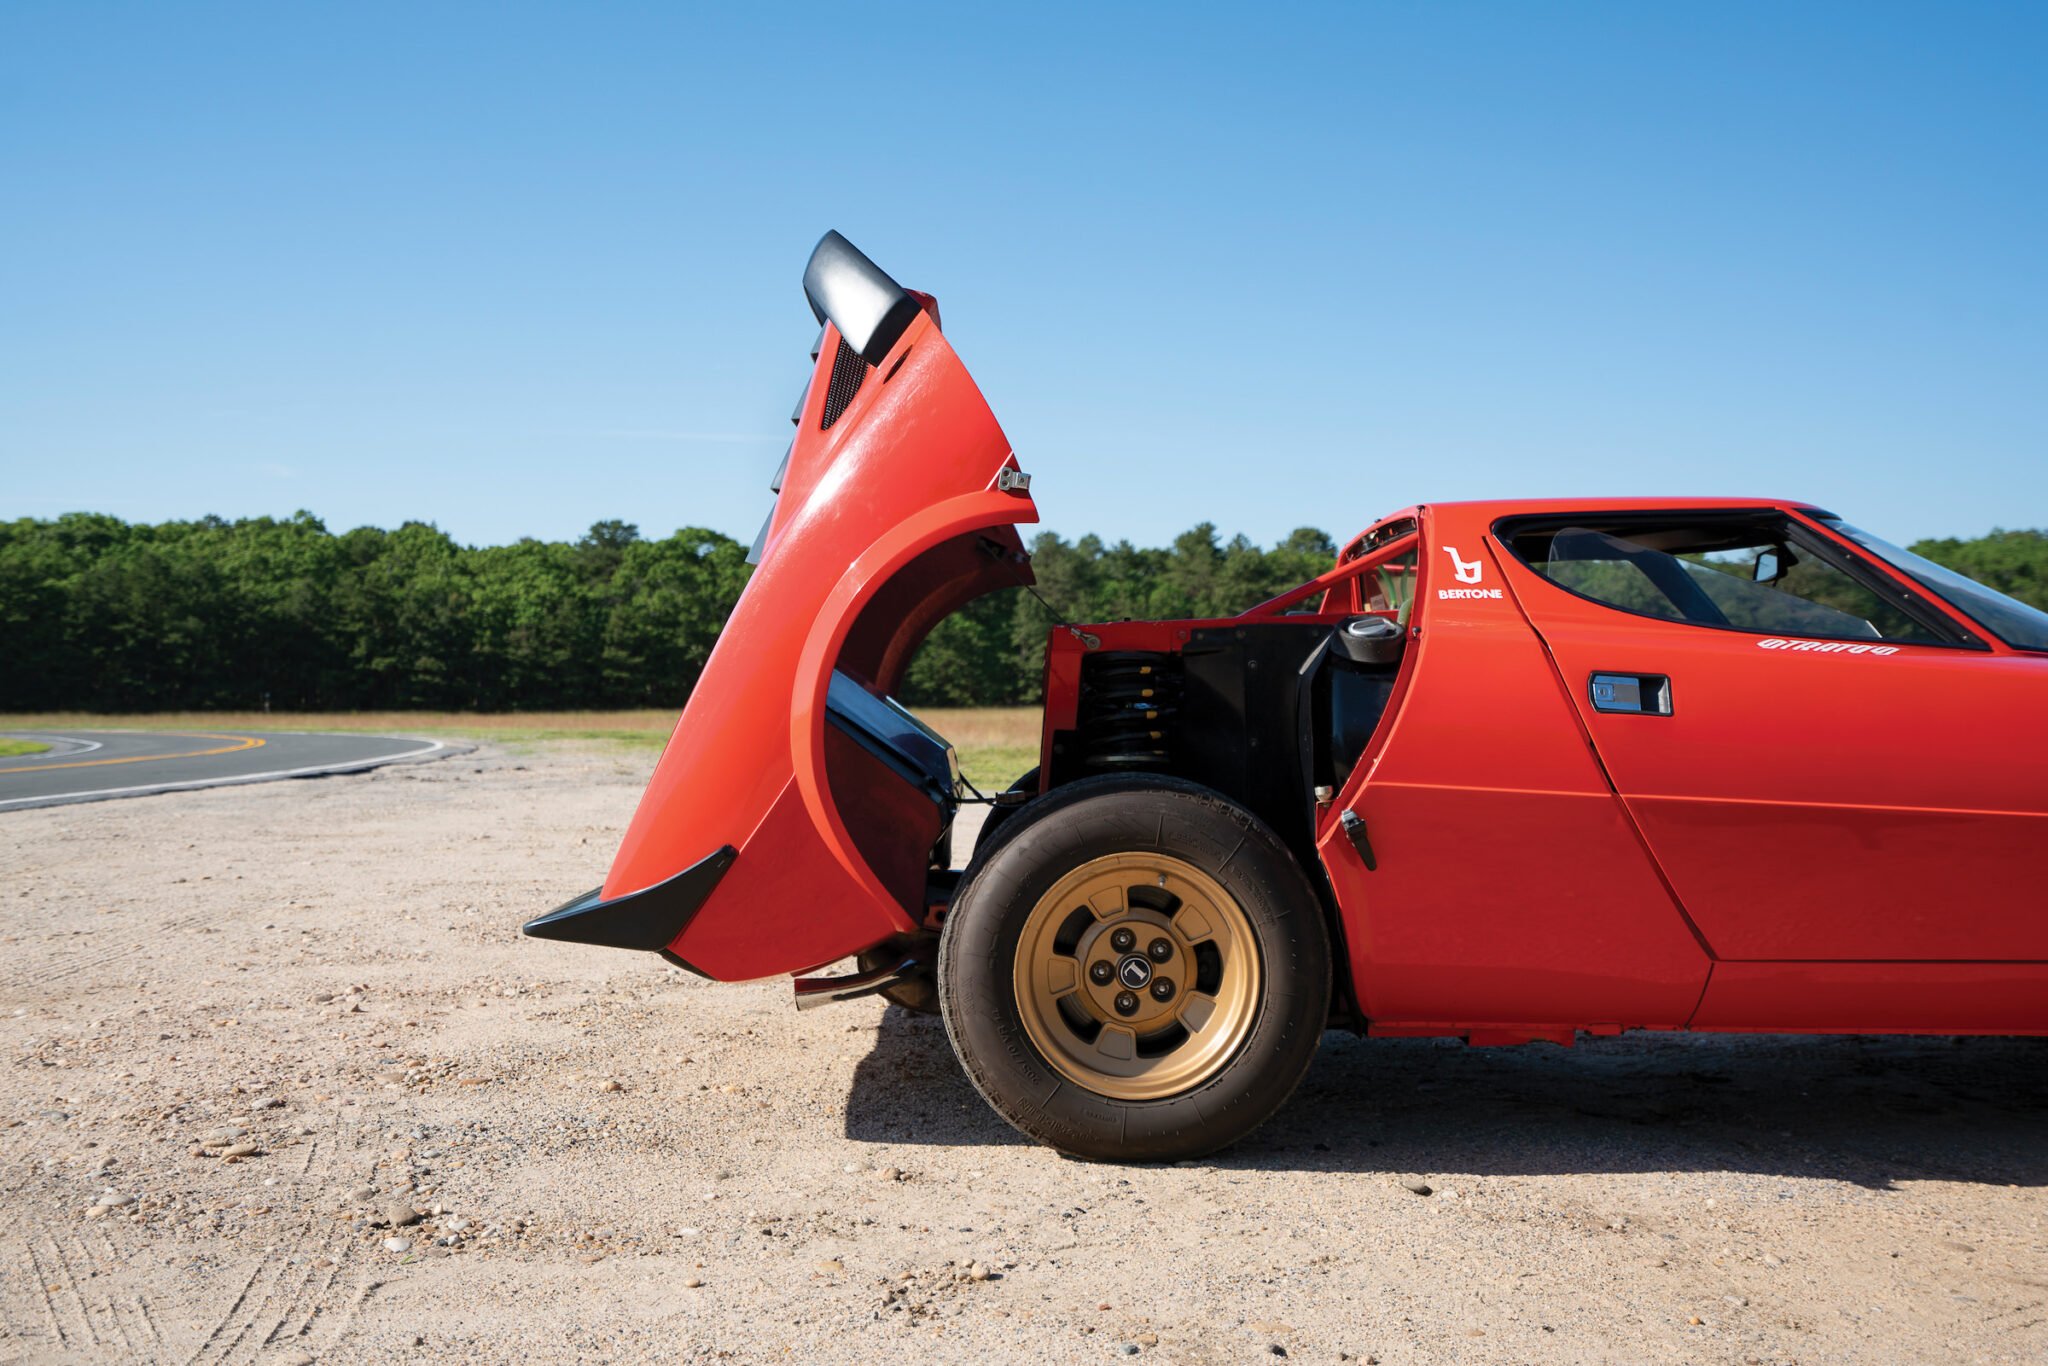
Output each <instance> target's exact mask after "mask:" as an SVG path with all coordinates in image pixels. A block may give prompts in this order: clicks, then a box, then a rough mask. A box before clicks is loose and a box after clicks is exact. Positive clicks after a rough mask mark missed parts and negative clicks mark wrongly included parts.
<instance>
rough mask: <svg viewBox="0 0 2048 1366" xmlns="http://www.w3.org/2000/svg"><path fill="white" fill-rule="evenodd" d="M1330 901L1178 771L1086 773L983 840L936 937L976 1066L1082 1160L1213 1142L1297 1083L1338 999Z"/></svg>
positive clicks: (962, 1043) (1279, 1100) (1020, 1115)
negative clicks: (1327, 917)
mask: <svg viewBox="0 0 2048 1366" xmlns="http://www.w3.org/2000/svg"><path fill="white" fill-rule="evenodd" d="M1330 989H1331V982H1330V940H1329V935H1328V932H1327V930H1326V928H1325V926H1324V924H1323V916H1322V911H1321V908H1320V906H1319V904H1318V902H1317V900H1316V896H1315V893H1314V891H1313V890H1312V889H1311V888H1310V886H1309V883H1308V879H1307V878H1306V877H1305V876H1303V874H1302V871H1301V869H1300V867H1299V866H1298V865H1297V864H1296V863H1295V861H1294V858H1293V856H1292V855H1290V854H1289V853H1288V851H1287V849H1286V847H1285V846H1284V845H1283V844H1281V842H1280V840H1279V837H1278V836H1276V835H1275V834H1274V833H1273V832H1272V831H1271V830H1270V829H1268V828H1267V827H1266V826H1265V825H1264V824H1263V823H1262V822H1260V821H1259V820H1258V818H1257V817H1255V816H1253V815H1252V814H1251V813H1250V812H1248V811H1246V810H1245V809H1244V808H1243V807H1241V806H1238V805H1237V804H1236V803H1234V802H1231V801H1229V800H1227V799H1226V798H1224V797H1223V796H1221V795H1220V794H1218V793H1216V792H1214V791H1212V790H1210V789H1208V788H1205V787H1201V786H1199V785H1197V784H1194V783H1190V782H1185V781H1182V780H1180V779H1176V778H1166V777H1143V776H1115V777H1103V778H1089V779H1085V780H1083V781H1080V782H1076V783H1073V784H1069V785H1067V786H1064V787H1061V788H1058V789H1056V790H1054V791H1053V792H1051V793H1048V794H1047V795H1046V796H1045V797H1043V798H1040V799H1039V800H1038V801H1036V802H1034V803H1032V804H1031V805H1030V806H1029V807H1028V808H1026V809H1024V810H1021V811H1019V812H1018V813H1017V814H1016V816H1015V817H1014V818H1013V819H1011V820H1009V821H1007V822H1005V823H1004V826H1003V828H1002V831H1001V834H1000V837H999V838H997V839H994V840H992V841H988V842H985V843H984V845H983V847H982V848H981V849H979V850H977V851H976V857H975V859H974V865H973V866H971V867H970V868H969V869H968V871H967V873H966V875H965V876H964V877H963V879H962V883H961V887H960V890H959V894H958V895H957V896H956V897H955V899H954V902H953V906H952V909H951V910H950V912H949V913H948V914H947V917H946V922H945V929H944V932H943V934H942V935H941V937H940V943H939V1005H940V1013H941V1014H942V1015H943V1016H944V1019H945V1024H946V1034H947V1037H948V1038H949V1039H950V1040H951V1041H952V1044H953V1049H954V1051H955V1053H957V1054H958V1055H959V1058H960V1062H961V1065H962V1066H963V1067H964V1068H965V1070H966V1072H967V1076H968V1078H969V1080H971V1081H972V1082H973V1083H974V1086H975V1089H976V1090H978V1091H980V1092H981V1095H982V1098H983V1099H985V1100H986V1101H988V1103H989V1104H990V1105H991V1106H992V1107H994V1109H995V1111H996V1113H998V1114H1000V1115H1001V1116H1002V1117H1003V1118H1004V1119H1006V1120H1008V1121H1009V1122H1010V1123H1011V1124H1012V1125H1014V1126H1015V1127H1016V1128H1017V1129H1018V1130H1020V1131H1021V1132H1023V1133H1024V1134H1026V1135H1028V1136H1029V1137H1031V1138H1035V1139H1037V1140H1039V1141H1040V1142H1042V1143H1046V1144H1049V1145H1051V1146H1052V1147H1054V1148H1057V1149H1059V1150H1060V1151H1061V1152H1064V1153H1067V1154H1069V1155H1071V1156H1074V1157H1082V1158H1092V1159H1098V1160H1107V1161H1155V1162H1156V1161H1171V1160H1175V1159H1180V1158H1188V1157H1197V1156H1200V1155H1202V1154H1204V1153H1210V1152H1214V1151H1215V1150H1216V1149H1218V1148H1222V1147H1225V1146H1227V1145H1229V1144H1231V1143H1234V1142H1236V1141H1237V1140H1238V1139H1240V1138H1243V1137H1244V1136H1245V1135H1246V1134H1248V1133H1250V1132H1251V1131H1252V1130H1253V1129H1255V1128H1257V1127H1258V1126H1259V1125H1260V1124H1261V1123H1263V1122H1264V1121H1265V1120H1266V1119H1268V1118H1269V1117H1271V1116H1272V1115H1273V1114H1274V1112H1276V1111H1277V1110H1279V1108H1280V1107H1281V1105H1283V1104H1284V1103H1285V1102H1286V1100H1287V1098H1288V1097H1289V1096H1290V1095H1292V1094H1293V1093H1294V1089H1295V1087H1296V1086H1297V1085H1299V1084H1300V1082H1301V1079H1302V1077H1303V1076H1304V1075H1305V1074H1306V1073H1307V1071H1308V1067H1309V1063H1310V1061H1311V1059H1313V1058H1314V1056H1315V1051H1316V1045H1317V1044H1318V1042H1319V1041H1320V1040H1321V1037H1322V1031H1323V1026H1324V1024H1325V1022H1326V1020H1327V1018H1328V1014H1329V1009H1330Z"/></svg>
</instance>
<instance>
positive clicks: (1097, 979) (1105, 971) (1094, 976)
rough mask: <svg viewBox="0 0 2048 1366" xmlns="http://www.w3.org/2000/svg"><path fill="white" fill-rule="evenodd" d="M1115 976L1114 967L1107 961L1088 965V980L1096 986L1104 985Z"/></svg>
mask: <svg viewBox="0 0 2048 1366" xmlns="http://www.w3.org/2000/svg"><path fill="white" fill-rule="evenodd" d="M1115 977H1116V969H1115V968H1113V967H1111V966H1110V965H1109V964H1107V963H1090V964H1089V965H1088V980H1089V981H1091V982H1093V983H1095V985H1096V986H1099V987H1106V986H1108V985H1109V984H1110V982H1111V980H1112V979H1114V978H1115Z"/></svg>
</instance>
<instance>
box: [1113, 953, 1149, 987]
mask: <svg viewBox="0 0 2048 1366" xmlns="http://www.w3.org/2000/svg"><path fill="white" fill-rule="evenodd" d="M1116 975H1117V977H1118V979H1119V980H1121V981H1122V982H1123V984H1124V985H1125V986H1127V987H1129V988H1130V989H1131V990H1132V991H1136V990H1137V989H1138V988H1139V987H1141V986H1144V985H1145V983H1147V982H1149V981H1151V980H1152V965H1151V964H1150V963H1148V962H1146V961H1145V960H1144V959H1143V958H1140V957H1139V956H1138V955H1137V954H1135V953H1134V954H1132V955H1131V956H1130V957H1128V958H1126V959H1124V960H1123V961H1122V962H1121V963H1118V964H1117V965H1116Z"/></svg>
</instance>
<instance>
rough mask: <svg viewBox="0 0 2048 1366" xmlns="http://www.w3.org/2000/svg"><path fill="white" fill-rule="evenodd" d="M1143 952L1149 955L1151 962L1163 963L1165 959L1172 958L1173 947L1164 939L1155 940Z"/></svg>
mask: <svg viewBox="0 0 2048 1366" xmlns="http://www.w3.org/2000/svg"><path fill="white" fill-rule="evenodd" d="M1145 952H1146V953H1148V954H1150V955H1151V957H1152V961H1153V962H1155V963H1164V962H1165V961H1166V960H1167V959H1169V958H1171V957H1173V945H1172V944H1169V943H1168V942H1167V941H1165V940H1164V939H1155V940H1153V941H1152V943H1151V945H1150V946H1149V947H1147V948H1146V950H1145Z"/></svg>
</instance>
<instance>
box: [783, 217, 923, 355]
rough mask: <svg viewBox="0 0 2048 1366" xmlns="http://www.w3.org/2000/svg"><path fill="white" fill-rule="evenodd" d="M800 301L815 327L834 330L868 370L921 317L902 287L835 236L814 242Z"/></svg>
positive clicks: (856, 250) (832, 234)
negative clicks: (826, 324)
mask: <svg viewBox="0 0 2048 1366" xmlns="http://www.w3.org/2000/svg"><path fill="white" fill-rule="evenodd" d="M804 297H805V298H806V299H808V300H810V303H811V312H812V314H814V315H815V316H816V317H817V319H818V321H819V322H821V323H822V322H830V323H831V324H832V325H833V326H834V327H836V328H838V329H839V335H840V336H841V337H842V338H843V339H844V340H845V341H846V342H847V344H848V345H850V346H851V347H853V349H854V350H855V351H858V352H859V353H860V356H861V359H863V360H865V361H866V362H867V363H868V364H869V365H880V364H881V363H882V358H883V357H884V356H886V355H888V354H889V348H890V347H892V346H894V345H895V344H896V341H897V339H898V338H899V337H901V336H902V335H903V334H904V332H906V331H907V330H909V327H910V324H911V323H913V322H915V321H916V320H917V315H918V314H919V313H920V312H921V311H922V309H921V308H920V307H919V305H918V302H917V300H915V299H913V298H911V297H910V295H909V294H908V293H907V292H906V291H905V290H904V288H903V286H901V285H899V284H897V283H896V282H895V281H894V280H892V279H890V278H889V275H888V273H887V272H886V271H884V270H883V269H882V268H881V267H880V266H878V265H876V264H875V263H874V262H873V261H870V260H869V259H868V258H867V257H866V256H864V255H862V254H861V250H860V248H859V247H856V246H855V245H854V244H853V243H851V242H849V241H847V240H846V239H845V238H844V237H841V236H840V235H839V234H838V233H836V232H828V233H826V234H825V235H824V236H823V237H821V238H819V239H818V245H817V246H816V247H815V248H813V249H812V251H811V259H810V263H809V264H808V265H806V266H805V267H804Z"/></svg>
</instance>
